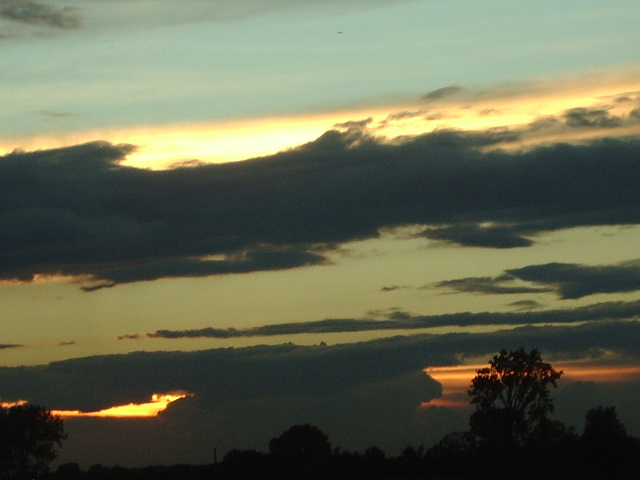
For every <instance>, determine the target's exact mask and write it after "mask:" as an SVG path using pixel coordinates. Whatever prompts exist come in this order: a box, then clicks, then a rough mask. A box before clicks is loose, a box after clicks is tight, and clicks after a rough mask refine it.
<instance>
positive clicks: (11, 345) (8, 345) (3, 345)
mask: <svg viewBox="0 0 640 480" xmlns="http://www.w3.org/2000/svg"><path fill="white" fill-rule="evenodd" d="M22 346H23V345H19V344H16V343H0V350H5V349H7V348H19V347H22Z"/></svg>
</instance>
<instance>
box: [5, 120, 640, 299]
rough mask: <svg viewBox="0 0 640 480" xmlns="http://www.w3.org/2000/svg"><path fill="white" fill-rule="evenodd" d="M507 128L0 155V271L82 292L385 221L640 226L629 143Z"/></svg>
mask: <svg viewBox="0 0 640 480" xmlns="http://www.w3.org/2000/svg"><path fill="white" fill-rule="evenodd" d="M579 115H583V116H584V113H579ZM517 138H518V134H517V133H514V132H506V133H505V132H498V133H496V132H486V133H478V132H467V133H463V132H451V131H438V132H433V133H429V134H424V135H420V136H417V137H414V138H410V139H404V141H401V142H398V141H396V142H391V143H390V142H385V141H382V140H379V139H377V138H375V137H372V136H370V135H369V134H368V133H367V132H366V130H362V129H361V128H347V129H346V130H345V131H337V130H332V131H328V132H326V133H325V134H324V135H322V136H321V137H319V138H318V139H317V140H315V141H313V142H310V143H308V144H305V145H303V146H300V147H298V148H295V149H292V150H289V151H285V152H281V153H278V154H275V155H272V156H270V157H264V158H259V159H254V160H247V161H244V162H237V163H232V164H222V165H200V164H196V165H195V166H191V167H182V168H175V169H172V170H164V171H151V170H141V169H135V168H131V167H127V166H126V165H125V164H124V163H123V161H125V160H126V157H127V155H128V154H130V153H132V152H133V151H134V149H135V147H134V146H131V145H113V144H110V143H106V142H93V143H88V144H83V145H77V146H71V147H66V148H60V149H54V150H42V151H34V152H21V151H15V152H13V153H11V154H8V155H5V156H4V157H0V175H1V177H0V178H2V180H1V181H0V182H1V186H2V193H0V198H1V199H2V207H1V208H0V227H1V229H0V232H1V233H0V265H2V267H0V278H3V279H7V280H9V279H11V280H20V281H29V280H31V279H32V278H34V276H36V275H72V276H76V277H78V278H84V279H85V280H86V281H85V282H84V283H83V286H84V288H85V289H86V290H94V289H97V288H103V287H110V286H114V285H117V284H121V283H127V282H134V281H141V280H153V279H156V278H163V277H172V276H204V275H214V274H222V273H238V272H250V271H261V270H275V269H282V268H295V267H301V266H308V265H317V264H322V263H325V262H326V261H327V258H326V252H327V250H328V249H331V248H333V247H335V246H337V245H339V244H340V243H343V242H348V241H351V240H358V239H366V238H373V237H376V236H378V234H379V231H380V229H384V228H390V227H400V226H406V225H423V226H424V227H423V228H424V230H423V233H422V235H423V236H424V237H426V238H430V239H437V240H439V241H447V242H453V243H457V244H459V245H464V246H475V247H491V248H515V247H526V246H529V245H531V244H532V243H533V242H534V241H535V236H536V234H538V233H540V232H545V231H552V230H559V229H564V228H571V227H576V226H592V225H629V224H637V223H638V222H639V221H640V213H639V212H640V209H638V203H639V198H638V194H637V185H638V184H639V183H640V168H638V155H637V152H638V150H639V149H640V140H638V139H636V138H623V139H618V140H613V139H604V140H596V141H592V142H590V143H586V144H579V145H569V144H556V145H551V146H544V147H537V148H533V149H530V150H528V151H506V150H500V149H497V148H495V147H497V146H500V145H503V144H505V142H507V143H509V142H510V141H514V139H517ZM491 147H494V148H491ZM525 273H526V274H527V275H534V272H533V271H532V270H531V269H529V270H528V271H526V272H525V271H521V272H520V274H522V275H524V274H525ZM511 275H515V273H514V272H511ZM531 278H532V279H533V277H531ZM563 295H564V294H563ZM569 295H575V294H574V293H569Z"/></svg>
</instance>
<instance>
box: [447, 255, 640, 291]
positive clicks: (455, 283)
mask: <svg viewBox="0 0 640 480" xmlns="http://www.w3.org/2000/svg"><path fill="white" fill-rule="evenodd" d="M518 280H521V281H525V282H531V283H533V284H534V285H533V286H532V285H521V284H516V282H517V281H518ZM535 285H544V286H535ZM434 286H435V287H436V288H449V289H452V290H455V291H458V292H468V293H482V294H510V293H541V292H555V293H557V294H558V295H559V296H560V298H562V299H576V298H582V297H586V296H588V295H594V294H596V293H624V292H633V291H635V290H640V261H639V260H635V261H628V262H623V263H620V264H616V265H596V266H589V265H580V264H575V263H546V264H540V265H528V266H526V267H522V268H514V269H509V270H506V271H505V272H504V273H503V274H502V275H500V276H498V277H468V278H457V279H453V280H445V281H441V282H438V283H435V284H434Z"/></svg>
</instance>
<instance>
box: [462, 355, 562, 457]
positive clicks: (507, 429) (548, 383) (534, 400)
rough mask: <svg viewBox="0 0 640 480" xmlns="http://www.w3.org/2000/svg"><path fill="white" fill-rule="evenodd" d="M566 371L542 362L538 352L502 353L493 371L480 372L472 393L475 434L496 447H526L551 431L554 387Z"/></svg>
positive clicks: (495, 361) (490, 368) (473, 428)
mask: <svg viewBox="0 0 640 480" xmlns="http://www.w3.org/2000/svg"><path fill="white" fill-rule="evenodd" d="M561 375H562V371H558V370H555V369H554V368H553V367H552V366H551V365H550V364H549V363H545V362H543V361H542V357H541V355H540V352H538V351H537V350H535V349H534V350H531V351H530V352H527V351H525V349H524V348H520V349H518V350H514V351H509V352H508V351H506V350H501V351H500V353H499V354H498V355H495V356H494V357H493V358H492V359H491V361H490V362H489V367H486V368H481V369H480V370H477V375H476V377H475V378H474V379H473V380H472V382H471V388H470V389H469V390H468V393H469V395H470V396H471V403H472V404H475V405H476V410H475V412H474V413H473V414H472V415H471V418H470V420H469V424H470V426H471V433H472V434H474V435H476V436H478V437H479V438H481V439H484V440H487V441H490V442H491V443H492V444H495V445H501V446H512V447H517V446H522V445H523V444H525V443H526V442H528V441H530V440H532V438H534V437H535V436H536V434H538V433H540V432H542V431H544V430H545V428H546V427H547V423H548V419H547V415H548V414H550V413H552V412H553V402H552V400H551V396H550V387H554V388H555V387H556V381H557V380H558V379H559V378H560V376H561Z"/></svg>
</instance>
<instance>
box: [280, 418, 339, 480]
mask: <svg viewBox="0 0 640 480" xmlns="http://www.w3.org/2000/svg"><path fill="white" fill-rule="evenodd" d="M269 453H270V455H271V458H272V459H273V460H274V461H275V463H276V466H277V468H278V469H279V470H280V471H281V473H282V474H283V476H284V477H285V478H320V477H321V476H322V474H323V473H324V472H325V471H326V469H327V467H328V462H329V460H330V459H331V443H329V437H327V435H325V434H324V433H323V432H322V430H320V429H319V428H318V427H315V426H313V425H309V424H304V425H294V426H292V427H289V429H287V430H285V431H284V432H283V433H282V434H281V435H280V436H279V437H276V438H272V439H271V441H270V442H269Z"/></svg>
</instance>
